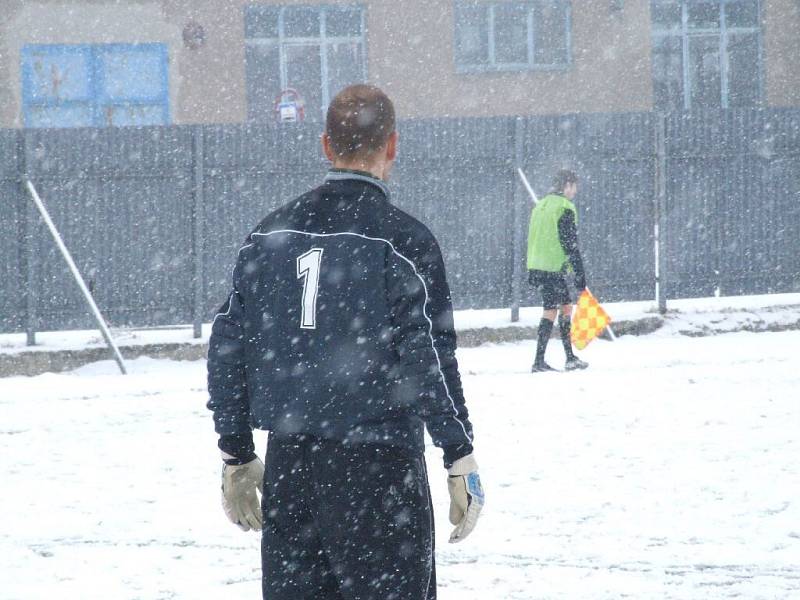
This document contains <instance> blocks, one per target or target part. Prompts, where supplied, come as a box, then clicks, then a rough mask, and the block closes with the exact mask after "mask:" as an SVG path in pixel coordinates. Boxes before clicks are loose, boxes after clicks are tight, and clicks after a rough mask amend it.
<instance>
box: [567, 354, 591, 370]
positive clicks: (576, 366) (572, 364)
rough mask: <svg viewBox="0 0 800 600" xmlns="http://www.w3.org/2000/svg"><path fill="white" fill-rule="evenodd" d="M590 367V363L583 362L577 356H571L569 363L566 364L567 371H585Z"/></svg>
mask: <svg viewBox="0 0 800 600" xmlns="http://www.w3.org/2000/svg"><path fill="white" fill-rule="evenodd" d="M588 366H589V363H587V362H586V361H583V360H581V359H580V358H578V357H577V356H571V357H570V358H568V359H567V362H566V363H565V364H564V370H565V371H578V370H581V369H585V368H587V367H588Z"/></svg>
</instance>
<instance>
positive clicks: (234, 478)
mask: <svg viewBox="0 0 800 600" xmlns="http://www.w3.org/2000/svg"><path fill="white" fill-rule="evenodd" d="M263 482H264V463H262V462H261V459H260V458H258V457H256V458H254V459H253V460H251V461H250V462H249V463H245V464H243V465H228V464H224V463H223V465H222V508H223V509H224V510H225V514H226V515H228V518H229V519H230V520H231V522H232V523H233V524H234V525H237V526H238V527H239V529H241V530H242V531H250V530H251V529H252V530H254V531H261V502H260V501H259V499H258V495H257V493H256V491H258V492H261V485H262V484H263Z"/></svg>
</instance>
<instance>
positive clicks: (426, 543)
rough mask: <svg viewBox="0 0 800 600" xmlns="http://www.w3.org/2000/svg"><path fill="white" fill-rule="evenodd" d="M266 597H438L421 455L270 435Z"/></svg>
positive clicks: (264, 541)
mask: <svg viewBox="0 0 800 600" xmlns="http://www.w3.org/2000/svg"><path fill="white" fill-rule="evenodd" d="M265 467H266V472H265V476H264V497H263V502H262V507H263V512H264V531H263V538H262V569H263V594H264V600H312V599H313V600H435V598H436V575H435V567H434V554H433V508H432V505H431V499H430V490H429V487H428V478H427V473H426V470H425V459H424V457H423V456H422V455H410V454H409V453H408V452H407V451H404V450H402V449H398V448H396V447H392V446H383V445H373V444H363V445H358V446H354V445H345V444H342V443H341V442H336V441H330V440H320V439H318V438H313V437H310V436H279V435H275V434H270V438H269V443H268V446H267V454H266V464H265Z"/></svg>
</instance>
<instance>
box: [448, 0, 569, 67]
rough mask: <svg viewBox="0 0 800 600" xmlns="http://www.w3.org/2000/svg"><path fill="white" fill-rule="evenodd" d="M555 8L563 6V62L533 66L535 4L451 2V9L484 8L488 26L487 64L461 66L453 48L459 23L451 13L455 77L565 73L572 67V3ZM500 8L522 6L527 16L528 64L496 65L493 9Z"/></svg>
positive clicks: (532, 0)
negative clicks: (466, 75)
mask: <svg viewBox="0 0 800 600" xmlns="http://www.w3.org/2000/svg"><path fill="white" fill-rule="evenodd" d="M557 1H558V2H559V4H561V5H563V6H564V28H565V29H564V43H565V48H566V62H564V63H559V64H543V63H539V64H537V63H536V62H535V60H536V35H535V27H536V25H535V23H536V17H535V15H534V9H535V7H536V5H537V4H540V2H539V1H538V0H519V1H517V2H514V1H513V0H512V1H508V0H506V1H504V0H492V1H490V2H481V1H476V0H455V2H454V9H457V8H458V5H462V6H480V7H486V12H487V19H488V26H487V37H488V46H487V54H488V56H487V64H485V65H479V64H463V63H459V62H458V55H457V45H458V32H459V23H458V16H457V14H456V10H454V11H453V64H454V65H455V69H456V73H458V74H472V73H520V72H528V71H530V72H536V71H568V70H569V69H571V68H572V66H573V55H572V54H573V53H572V2H571V0H557ZM503 4H526V5H528V6H527V9H528V12H527V23H526V27H527V29H528V31H527V54H528V61H527V62H526V63H499V62H497V61H496V59H495V57H496V40H495V8H496V7H497V6H499V5H503Z"/></svg>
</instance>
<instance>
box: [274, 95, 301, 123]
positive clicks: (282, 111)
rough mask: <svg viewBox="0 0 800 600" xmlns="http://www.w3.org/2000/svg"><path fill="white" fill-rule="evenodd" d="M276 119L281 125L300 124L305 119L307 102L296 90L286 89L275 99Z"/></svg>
mask: <svg viewBox="0 0 800 600" xmlns="http://www.w3.org/2000/svg"><path fill="white" fill-rule="evenodd" d="M275 117H276V118H277V120H278V122H279V123H299V122H301V121H302V120H303V119H305V101H304V100H303V97H302V96H301V95H300V92H298V91H297V90H296V89H294V88H286V89H285V90H283V91H281V93H280V94H278V96H277V97H276V98H275Z"/></svg>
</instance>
